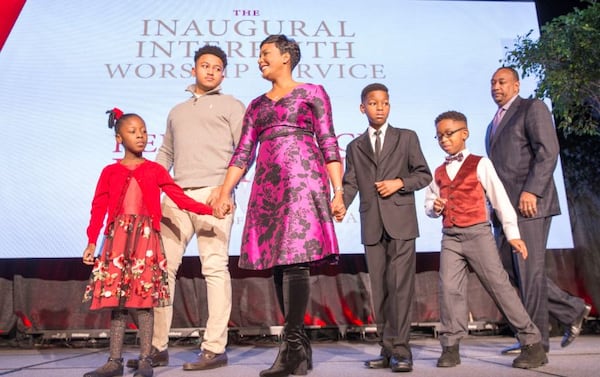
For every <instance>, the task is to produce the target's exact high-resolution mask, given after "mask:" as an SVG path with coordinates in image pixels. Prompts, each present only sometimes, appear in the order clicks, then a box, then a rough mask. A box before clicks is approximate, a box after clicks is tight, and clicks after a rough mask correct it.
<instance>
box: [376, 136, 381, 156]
mask: <svg viewBox="0 0 600 377" xmlns="http://www.w3.org/2000/svg"><path fill="white" fill-rule="evenodd" d="M380 154H381V130H377V131H375V160H376V161H379V155H380Z"/></svg>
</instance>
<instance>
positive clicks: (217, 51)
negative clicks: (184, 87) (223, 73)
mask: <svg viewBox="0 0 600 377" xmlns="http://www.w3.org/2000/svg"><path fill="white" fill-rule="evenodd" d="M206 54H211V55H214V56H216V57H217V58H219V59H221V61H222V62H223V69H225V68H227V54H226V53H225V51H223V49H221V47H219V46H213V45H204V46H202V47H200V48H199V49H198V50H197V51H196V53H195V54H194V64H196V62H197V61H198V59H200V57H201V56H202V55H206Z"/></svg>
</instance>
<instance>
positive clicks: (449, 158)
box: [445, 152, 463, 165]
mask: <svg viewBox="0 0 600 377" xmlns="http://www.w3.org/2000/svg"><path fill="white" fill-rule="evenodd" d="M462 160H463V154H462V152H460V153H458V154H455V155H454V156H446V161H445V164H446V165H448V164H449V163H451V162H452V161H458V162H461V161H462Z"/></svg>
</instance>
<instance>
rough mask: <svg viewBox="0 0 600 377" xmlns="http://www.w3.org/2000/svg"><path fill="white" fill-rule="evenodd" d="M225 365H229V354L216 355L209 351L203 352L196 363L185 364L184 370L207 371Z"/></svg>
mask: <svg viewBox="0 0 600 377" xmlns="http://www.w3.org/2000/svg"><path fill="white" fill-rule="evenodd" d="M225 365H227V354H226V353H225V352H223V353H214V352H211V351H209V350H202V351H201V352H200V353H199V354H198V359H196V361H194V362H191V363H184V364H183V370H206V369H214V368H219V367H223V366H225Z"/></svg>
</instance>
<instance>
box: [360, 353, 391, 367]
mask: <svg viewBox="0 0 600 377" xmlns="http://www.w3.org/2000/svg"><path fill="white" fill-rule="evenodd" d="M365 366H366V367H367V368H371V369H382V368H387V367H389V366H390V358H389V357H385V356H379V357H378V358H377V359H373V360H367V361H365Z"/></svg>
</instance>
